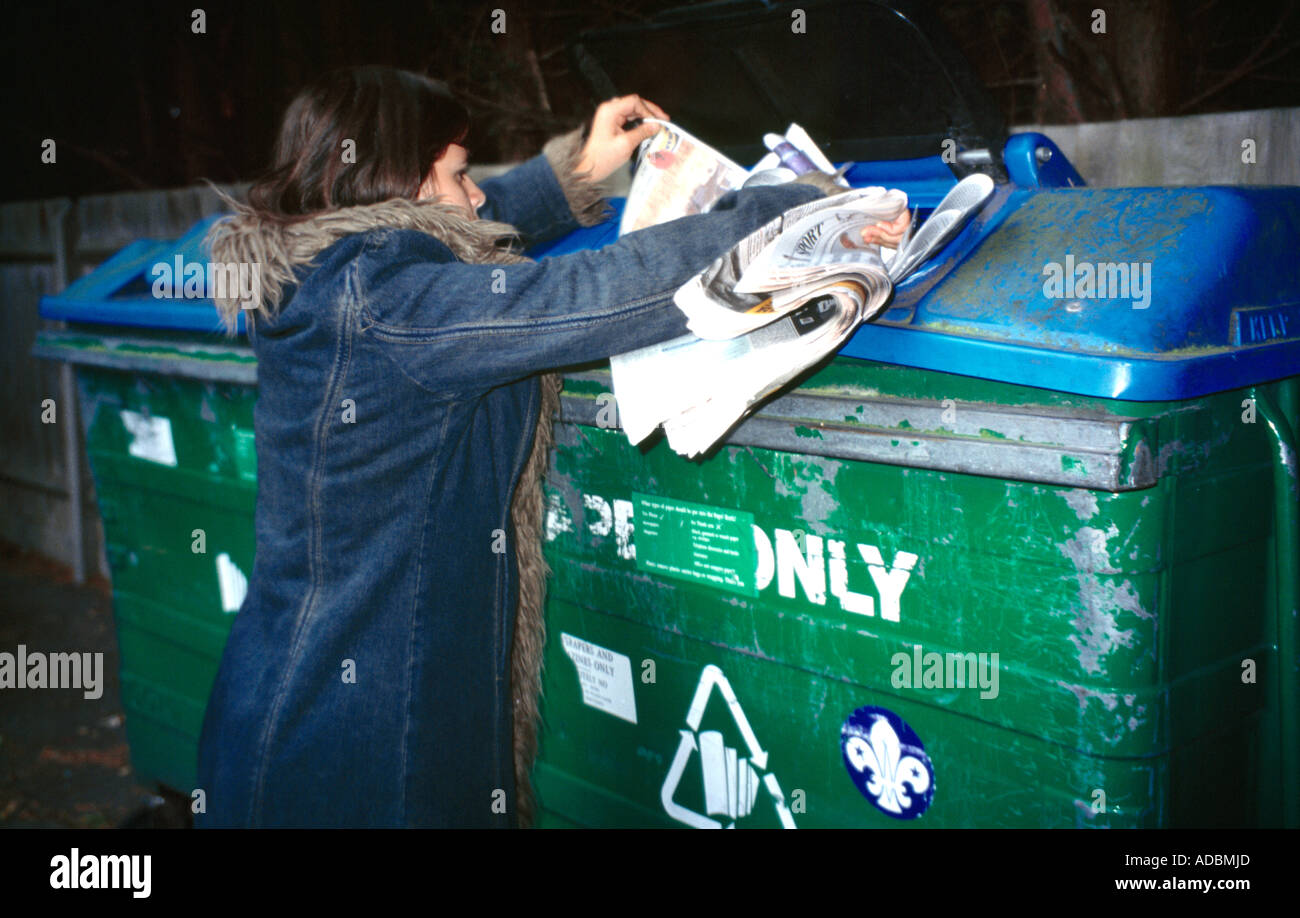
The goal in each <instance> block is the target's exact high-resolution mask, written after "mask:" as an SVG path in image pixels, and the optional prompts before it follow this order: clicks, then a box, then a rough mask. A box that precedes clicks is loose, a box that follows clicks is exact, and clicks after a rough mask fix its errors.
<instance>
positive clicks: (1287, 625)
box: [1250, 380, 1300, 829]
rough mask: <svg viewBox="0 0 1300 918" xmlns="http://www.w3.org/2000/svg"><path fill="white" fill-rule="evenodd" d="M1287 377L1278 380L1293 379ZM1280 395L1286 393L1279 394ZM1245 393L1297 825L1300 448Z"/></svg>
mask: <svg viewBox="0 0 1300 918" xmlns="http://www.w3.org/2000/svg"><path fill="white" fill-rule="evenodd" d="M1293 384H1294V383H1293V382H1292V381H1291V380H1288V381H1286V382H1284V383H1283V385H1293ZM1283 396H1284V400H1287V401H1289V400H1290V399H1287V398H1286V394H1285V393H1284V394H1283ZM1250 397H1251V399H1253V400H1254V402H1255V406H1256V408H1257V409H1258V411H1259V414H1260V416H1261V417H1263V418H1264V421H1265V423H1266V426H1267V429H1268V433H1269V440H1270V446H1271V447H1272V453H1273V548H1274V552H1275V555H1276V559H1275V564H1274V570H1275V572H1276V578H1277V585H1276V591H1275V595H1276V596H1277V610H1276V612H1277V617H1276V620H1275V625H1276V628H1275V634H1274V638H1275V641H1276V646H1277V656H1278V669H1279V672H1278V680H1277V681H1278V700H1277V709H1278V717H1279V718H1280V727H1281V749H1282V762H1281V766H1282V776H1281V777H1282V788H1281V790H1282V823H1283V825H1284V826H1285V827H1286V828H1288V829H1295V828H1300V788H1298V787H1297V786H1296V776H1297V775H1300V739H1298V737H1297V731H1300V666H1298V665H1297V660H1298V659H1300V655H1298V653H1297V643H1296V630H1297V617H1300V564H1298V563H1297V558H1298V557H1300V467H1298V460H1300V454H1297V451H1296V438H1295V432H1294V431H1293V430H1292V428H1291V424H1290V423H1289V421H1288V419H1287V418H1286V416H1285V415H1284V414H1283V413H1282V411H1280V410H1279V409H1278V407H1277V405H1275V404H1274V402H1273V400H1272V399H1271V398H1269V396H1268V394H1267V393H1266V392H1265V391H1264V387H1263V386H1251V387H1250Z"/></svg>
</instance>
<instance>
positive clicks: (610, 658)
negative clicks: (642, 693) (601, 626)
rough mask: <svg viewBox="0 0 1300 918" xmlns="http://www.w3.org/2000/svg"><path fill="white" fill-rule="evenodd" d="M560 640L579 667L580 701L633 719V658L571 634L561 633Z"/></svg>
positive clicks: (634, 718)
mask: <svg viewBox="0 0 1300 918" xmlns="http://www.w3.org/2000/svg"><path fill="white" fill-rule="evenodd" d="M560 642H561V643H562V644H563V645H564V652H565V653H566V654H568V655H569V659H570V660H572V661H573V665H574V666H576V667H577V668H578V684H579V685H581V686H582V703H583V704H585V705H587V706H588V707H591V708H596V709H597V710H600V711H604V712H605V713H606V714H613V715H614V716H615V717H619V718H622V719H623V720H626V721H628V722H629V723H636V695H635V694H634V693H633V689H632V661H631V660H629V659H628V658H627V657H625V656H623V654H621V653H615V652H614V651H612V650H606V649H605V648H604V647H599V646H597V645H595V644H591V643H588V642H587V641H584V640H582V639H581V638H576V637H574V636H573V635H571V634H561V635H560Z"/></svg>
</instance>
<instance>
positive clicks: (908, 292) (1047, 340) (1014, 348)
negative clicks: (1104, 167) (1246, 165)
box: [840, 185, 1300, 401]
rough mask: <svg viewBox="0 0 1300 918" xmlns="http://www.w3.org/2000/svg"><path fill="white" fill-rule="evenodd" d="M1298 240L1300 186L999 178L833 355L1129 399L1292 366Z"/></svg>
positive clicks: (1228, 384)
mask: <svg viewBox="0 0 1300 918" xmlns="http://www.w3.org/2000/svg"><path fill="white" fill-rule="evenodd" d="M1297 238H1300V187H1294V186H1285V187H1262V186H1254V187H1197V188H1187V187H1184V188H1057V189H1048V190H1042V189H1034V190H1031V189H1017V188H1015V187H1013V186H1010V185H1003V186H1000V187H999V188H998V190H997V191H996V192H995V193H994V196H993V198H991V199H990V201H989V202H988V204H987V205H985V207H984V209H983V211H982V212H981V214H980V215H979V216H977V217H976V218H975V219H974V220H973V221H971V223H970V225H968V226H967V227H966V228H965V229H964V230H963V231H962V232H961V233H960V234H959V235H958V236H957V237H956V238H955V239H953V241H952V242H950V243H949V244H948V246H947V247H946V248H945V249H944V250H943V251H942V252H940V253H938V255H937V256H936V257H935V258H934V259H932V260H931V261H930V262H929V263H927V265H925V266H924V267H923V268H922V269H921V270H920V271H919V272H918V273H916V274H914V275H912V276H911V277H909V278H908V279H907V280H906V281H904V283H903V284H901V285H900V286H899V287H898V288H897V290H896V291H895V297H894V300H893V302H892V304H891V306H890V308H889V309H888V310H887V311H886V312H885V314H884V315H882V316H880V317H879V318H878V319H877V320H876V321H874V322H870V323H867V324H865V325H863V326H862V327H861V328H860V329H859V330H858V331H857V333H856V334H855V335H854V336H853V338H852V339H851V340H850V341H849V342H848V343H847V344H845V346H844V347H843V348H842V349H841V351H840V353H841V354H843V355H846V356H852V357H863V358H869V359H872V360H881V361H885V362H888V363H898V364H903V365H906V366H913V367H919V368H922V369H932V370H941V371H944V372H948V373H957V374H961V375H966V376H976V377H980V378H983V379H993V380H999V381H1004V382H1011V383H1017V384H1021V385H1028V386H1035V387H1038V388H1044V389H1054V390H1058V391H1063V392H1072V393H1077V394H1081V395H1090V396H1096V397H1102V398H1116V399H1130V400H1134V401H1164V400H1181V399H1188V398H1196V397H1198V396H1201V395H1207V394H1210V393H1213V392H1221V391H1224V390H1228V389H1234V388H1238V387H1242V386H1247V385H1252V384H1255V383H1260V382H1267V381H1269V380H1273V379H1279V378H1282V377H1286V376H1291V375H1295V374H1297V373H1300V258H1297V257H1296V250H1297V246H1296V240H1297ZM1119 265H1124V266H1125V270H1124V271H1121V270H1120V269H1119V268H1118V267H1117V266H1119ZM1090 271H1091V272H1092V274H1093V275H1094V277H1096V278H1099V280H1097V281H1095V282H1094V283H1093V284H1092V285H1091V286H1090V287H1089V286H1085V285H1084V284H1083V283H1082V281H1083V279H1084V278H1085V277H1086V276H1087V275H1088V273H1089V272H1090ZM1125 274H1127V275H1128V279H1129V281H1130V283H1129V285H1128V289H1127V290H1125V289H1124V286H1123V284H1122V281H1123V280H1124V275H1125ZM1058 279H1059V280H1060V284H1059V285H1055V284H1053V281H1054V280H1058ZM1134 279H1137V280H1138V281H1139V283H1140V289H1139V288H1135V287H1134V285H1133V283H1132V281H1133V280H1134ZM1100 294H1105V295H1100Z"/></svg>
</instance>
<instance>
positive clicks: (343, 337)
mask: <svg viewBox="0 0 1300 918" xmlns="http://www.w3.org/2000/svg"><path fill="white" fill-rule="evenodd" d="M355 273H356V269H355V264H354V265H349V267H348V269H347V272H346V273H345V275H344V291H343V303H342V308H340V310H339V318H338V320H337V321H336V323H335V327H336V330H337V332H338V344H337V345H336V346H335V352H334V372H333V374H332V376H331V379H330V384H329V385H328V386H327V387H326V389H325V401H324V402H323V403H322V405H321V411H320V415H319V416H318V417H317V419H316V429H315V431H314V432H313V437H312V440H313V447H314V449H315V453H316V456H315V461H314V462H313V463H312V473H311V482H310V485H309V488H310V495H311V496H310V498H309V500H308V502H307V512H308V516H309V520H310V523H309V526H310V543H309V546H310V547H309V551H308V553H307V560H308V567H309V575H310V579H311V587H310V589H309V591H308V594H307V597H306V598H305V599H304V600H303V602H302V605H301V606H300V607H299V609H298V614H297V616H296V617H295V620H294V626H293V634H292V635H291V637H290V640H289V647H290V650H289V659H288V665H286V666H285V668H284V671H283V672H282V673H281V674H280V679H279V682H278V684H277V685H276V691H275V698H274V700H273V701H272V704H271V710H270V712H269V714H268V716H267V718H266V724H265V726H264V727H263V729H262V738H261V741H260V742H259V743H258V750H257V766H256V767H257V772H256V779H255V781H254V785H253V795H252V800H251V801H250V802H249V823H250V825H256V822H255V820H254V819H253V815H254V814H255V813H260V811H261V809H262V798H263V795H264V794H265V791H266V787H265V785H266V770H267V750H268V748H269V747H270V744H271V737H272V736H273V735H274V734H275V732H276V727H277V726H278V724H279V719H280V712H281V709H282V708H283V707H284V703H285V700H286V699H287V697H288V686H289V682H290V678H289V677H290V674H291V673H293V671H294V670H295V669H296V668H297V667H298V666H299V664H300V663H301V659H302V650H303V634H304V633H305V631H306V624H307V621H308V619H310V618H311V614H312V612H313V611H314V610H315V607H316V605H317V599H318V597H319V596H320V592H321V583H320V576H321V569H322V567H323V566H324V565H323V559H322V557H321V551H322V549H321V543H322V541H323V539H324V526H323V524H322V522H321V508H320V492H321V486H322V484H323V481H324V465H325V454H326V449H325V440H326V436H327V434H328V426H327V425H328V423H329V422H328V420H327V419H328V418H329V416H330V405H331V404H332V403H333V402H334V401H335V397H336V396H337V395H338V392H339V387H340V385H341V384H342V381H343V379H344V378H345V377H346V376H347V368H348V366H349V365H350V362H351V357H352V348H351V344H352V334H351V327H350V322H349V319H350V318H351V317H350V315H349V314H350V313H351V312H352V304H353V303H354V300H353V298H352V296H351V289H352V285H353V282H354V280H355Z"/></svg>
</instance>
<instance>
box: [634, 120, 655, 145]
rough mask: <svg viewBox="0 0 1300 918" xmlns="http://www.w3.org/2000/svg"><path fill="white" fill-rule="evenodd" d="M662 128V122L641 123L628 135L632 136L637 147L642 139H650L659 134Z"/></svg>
mask: <svg viewBox="0 0 1300 918" xmlns="http://www.w3.org/2000/svg"><path fill="white" fill-rule="evenodd" d="M661 128H663V125H662V124H655V123H654V122H653V121H652V122H650V123H649V124H639V125H637V126H636V128H634V129H633V130H631V131H628V133H627V136H628V137H631V138H632V140H633V144H632V145H633V146H634V147H635V146H637V145H639V144H640V143H641V142H642V141H644V140H649V139H650V138H651V137H653V136H654V135H655V134H658V133H659V131H660V129H661Z"/></svg>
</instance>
